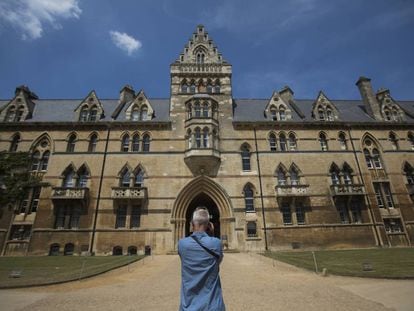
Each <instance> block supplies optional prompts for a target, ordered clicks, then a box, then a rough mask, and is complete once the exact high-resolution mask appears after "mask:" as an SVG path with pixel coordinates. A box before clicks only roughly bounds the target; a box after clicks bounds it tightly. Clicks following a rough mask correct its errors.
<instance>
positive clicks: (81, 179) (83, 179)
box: [76, 165, 89, 188]
mask: <svg viewBox="0 0 414 311" xmlns="http://www.w3.org/2000/svg"><path fill="white" fill-rule="evenodd" d="M88 177H89V172H88V169H87V168H86V167H85V165H83V166H82V167H81V168H80V169H79V171H78V180H77V182H76V187H78V188H86V185H87V183H88Z"/></svg>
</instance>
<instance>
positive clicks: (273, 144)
mask: <svg viewBox="0 0 414 311" xmlns="http://www.w3.org/2000/svg"><path fill="white" fill-rule="evenodd" d="M269 146H270V151H276V150H277V141H276V135H275V134H274V133H270V134H269Z"/></svg>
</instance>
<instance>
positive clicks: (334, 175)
mask: <svg viewBox="0 0 414 311" xmlns="http://www.w3.org/2000/svg"><path fill="white" fill-rule="evenodd" d="M329 173H330V175H331V181H332V185H339V184H340V183H341V181H340V179H339V175H340V170H339V167H338V166H337V165H336V164H335V163H332V165H331V168H330V170H329Z"/></svg>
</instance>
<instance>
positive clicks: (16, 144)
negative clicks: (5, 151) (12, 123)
mask: <svg viewBox="0 0 414 311" xmlns="http://www.w3.org/2000/svg"><path fill="white" fill-rule="evenodd" d="M19 143H20V135H19V134H15V135H14V136H13V139H12V142H11V144H10V149H9V151H10V152H16V151H17V149H18V148H19Z"/></svg>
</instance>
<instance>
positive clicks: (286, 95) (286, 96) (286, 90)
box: [279, 85, 293, 103]
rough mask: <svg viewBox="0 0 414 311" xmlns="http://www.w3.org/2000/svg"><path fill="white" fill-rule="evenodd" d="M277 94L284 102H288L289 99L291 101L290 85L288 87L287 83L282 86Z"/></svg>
mask: <svg viewBox="0 0 414 311" xmlns="http://www.w3.org/2000/svg"><path fill="white" fill-rule="evenodd" d="M279 95H280V97H282V99H283V100H284V101H285V102H286V103H289V102H290V101H293V91H292V89H291V88H290V87H288V86H287V85H286V86H284V87H283V88H282V89H281V90H280V91H279Z"/></svg>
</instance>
